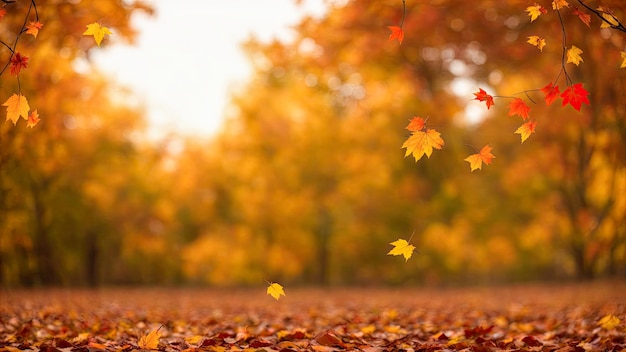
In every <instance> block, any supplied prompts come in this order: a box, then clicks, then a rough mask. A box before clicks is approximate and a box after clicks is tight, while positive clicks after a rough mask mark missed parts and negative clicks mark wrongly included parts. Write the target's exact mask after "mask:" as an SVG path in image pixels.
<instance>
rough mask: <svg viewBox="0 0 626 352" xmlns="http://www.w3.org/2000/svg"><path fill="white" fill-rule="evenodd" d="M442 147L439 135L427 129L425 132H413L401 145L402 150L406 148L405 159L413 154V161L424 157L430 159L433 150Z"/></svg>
mask: <svg viewBox="0 0 626 352" xmlns="http://www.w3.org/2000/svg"><path fill="white" fill-rule="evenodd" d="M443 145H444V142H443V139H441V134H440V133H439V132H437V131H435V130H434V129H430V128H429V129H427V130H426V132H423V131H414V132H413V133H412V134H411V137H409V139H407V140H406V141H405V142H404V144H402V148H406V153H405V154H404V156H405V157H407V156H409V155H411V154H413V157H415V161H418V160H420V159H421V158H422V156H424V155H426V156H427V157H429V158H430V155H431V154H432V153H433V148H435V149H441V147H443Z"/></svg>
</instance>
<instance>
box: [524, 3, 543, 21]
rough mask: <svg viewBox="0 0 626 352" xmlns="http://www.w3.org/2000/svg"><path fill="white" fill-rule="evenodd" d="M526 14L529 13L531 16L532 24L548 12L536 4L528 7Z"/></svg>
mask: <svg viewBox="0 0 626 352" xmlns="http://www.w3.org/2000/svg"><path fill="white" fill-rule="evenodd" d="M526 12H528V16H530V22H533V21H534V20H536V19H537V18H538V17H539V16H541V14H544V13H546V12H548V10H546V9H545V7H543V6H541V5H539V4H537V3H535V4H534V5H533V6H528V7H527V8H526Z"/></svg>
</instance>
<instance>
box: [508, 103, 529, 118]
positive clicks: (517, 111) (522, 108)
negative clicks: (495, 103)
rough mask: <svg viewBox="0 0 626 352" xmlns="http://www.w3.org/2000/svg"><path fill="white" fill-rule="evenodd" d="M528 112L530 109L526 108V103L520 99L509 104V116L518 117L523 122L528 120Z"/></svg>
mask: <svg viewBox="0 0 626 352" xmlns="http://www.w3.org/2000/svg"><path fill="white" fill-rule="evenodd" d="M529 111H530V108H529V107H528V105H526V102H525V101H524V100H522V99H521V98H515V99H513V101H512V102H511V103H510V104H509V116H513V115H519V116H521V117H522V118H523V119H524V120H526V119H527V118H528V112H529Z"/></svg>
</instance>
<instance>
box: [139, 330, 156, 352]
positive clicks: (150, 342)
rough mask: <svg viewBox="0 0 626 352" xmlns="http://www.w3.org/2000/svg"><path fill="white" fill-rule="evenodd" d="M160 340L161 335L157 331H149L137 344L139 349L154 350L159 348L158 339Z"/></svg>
mask: <svg viewBox="0 0 626 352" xmlns="http://www.w3.org/2000/svg"><path fill="white" fill-rule="evenodd" d="M160 338H161V333H160V332H159V329H157V330H154V331H151V332H150V333H148V334H147V335H144V336H142V337H141V338H140V339H139V343H138V344H137V345H138V346H139V348H141V349H145V350H156V349H157V347H158V346H159V339H160Z"/></svg>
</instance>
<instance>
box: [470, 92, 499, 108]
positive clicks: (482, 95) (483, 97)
mask: <svg viewBox="0 0 626 352" xmlns="http://www.w3.org/2000/svg"><path fill="white" fill-rule="evenodd" d="M474 95H475V96H476V98H474V100H478V101H484V102H485V103H486V104H487V110H489V108H491V107H492V106H493V105H495V104H494V102H493V96H491V95H489V94H487V92H485V91H484V90H483V89H482V88H478V92H477V93H474Z"/></svg>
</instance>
